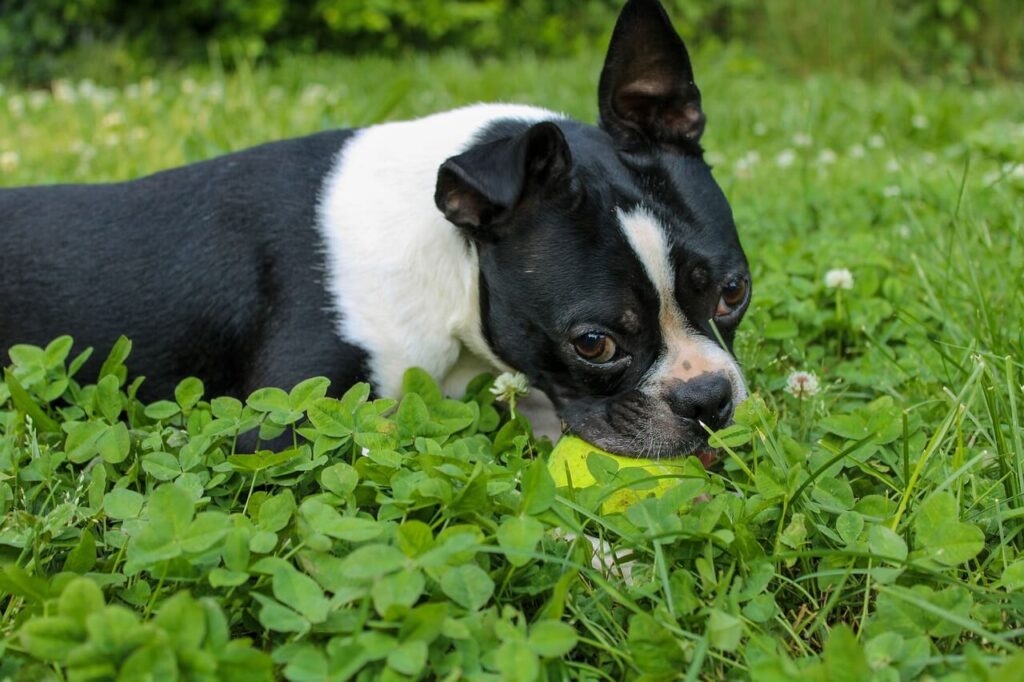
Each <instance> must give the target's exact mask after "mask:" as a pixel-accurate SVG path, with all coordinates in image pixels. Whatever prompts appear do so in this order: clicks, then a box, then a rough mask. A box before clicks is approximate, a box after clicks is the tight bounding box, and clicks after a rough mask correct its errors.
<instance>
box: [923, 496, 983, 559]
mask: <svg viewBox="0 0 1024 682" xmlns="http://www.w3.org/2000/svg"><path fill="white" fill-rule="evenodd" d="M957 519H958V513H957V502H956V499H955V498H954V497H953V496H952V495H950V494H949V493H947V492H939V493H934V494H932V495H931V496H930V497H928V498H927V499H926V500H925V501H924V502H923V503H922V504H921V506H920V507H919V508H918V510H917V516H916V518H915V519H914V531H915V534H916V537H917V541H918V543H919V544H920V545H921V546H922V547H923V548H925V549H927V550H928V551H929V553H930V554H931V556H932V558H933V559H935V560H936V561H938V562H940V563H943V564H946V565H947V566H958V565H960V564H962V563H964V562H965V561H969V560H971V559H973V558H974V557H976V556H977V555H978V553H979V552H981V550H982V549H983V548H984V546H985V534H984V533H983V532H982V531H981V529H980V528H978V527H977V526H973V525H971V524H969V523H961V522H960V521H958V520H957Z"/></svg>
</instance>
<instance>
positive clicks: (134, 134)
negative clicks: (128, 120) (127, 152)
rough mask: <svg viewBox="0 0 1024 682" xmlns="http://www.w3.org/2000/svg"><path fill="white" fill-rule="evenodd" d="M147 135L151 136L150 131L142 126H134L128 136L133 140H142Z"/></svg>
mask: <svg viewBox="0 0 1024 682" xmlns="http://www.w3.org/2000/svg"><path fill="white" fill-rule="evenodd" d="M147 137H149V131H148V130H146V129H145V128H142V127H135V128H132V131H131V133H130V134H129V136H128V138H129V139H130V140H131V141H132V142H141V141H142V140H145V139H146V138H147Z"/></svg>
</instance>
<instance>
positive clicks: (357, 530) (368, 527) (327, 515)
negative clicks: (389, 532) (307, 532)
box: [301, 499, 384, 542]
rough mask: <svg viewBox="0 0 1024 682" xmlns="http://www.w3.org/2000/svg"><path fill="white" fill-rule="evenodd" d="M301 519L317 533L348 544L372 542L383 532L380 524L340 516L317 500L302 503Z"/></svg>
mask: <svg viewBox="0 0 1024 682" xmlns="http://www.w3.org/2000/svg"><path fill="white" fill-rule="evenodd" d="M301 513H302V517H303V518H304V519H305V520H306V522H307V523H309V525H310V527H312V528H313V530H315V531H316V532H318V533H323V534H324V535H327V536H329V537H332V538H337V539H339V540H347V541H349V542H366V541H367V540H373V539H374V538H377V537H379V536H380V535H381V533H383V532H384V528H383V526H382V525H381V524H379V523H378V522H376V521H373V520H371V519H365V518H359V517H356V516H342V515H341V514H339V513H338V512H337V511H336V510H335V509H334V508H332V507H329V506H328V505H326V504H324V503H323V502H320V501H318V500H313V499H310V500H306V501H305V502H303V503H302V508H301Z"/></svg>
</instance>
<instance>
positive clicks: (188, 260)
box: [0, 131, 366, 399]
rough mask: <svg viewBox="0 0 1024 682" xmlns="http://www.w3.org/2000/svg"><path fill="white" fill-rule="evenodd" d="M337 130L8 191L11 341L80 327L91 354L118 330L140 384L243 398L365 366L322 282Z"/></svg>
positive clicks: (5, 228)
mask: <svg viewBox="0 0 1024 682" xmlns="http://www.w3.org/2000/svg"><path fill="white" fill-rule="evenodd" d="M349 135H350V133H349V132H346V131H335V132H326V133H320V134H317V135H311V136H309V137H305V138H301V139H296V140H287V141H282V142H274V143H271V144H266V145H262V146H259V147H255V148H253V149H249V150H246V151H242V152H238V153H235V154H229V155H227V156H224V157H221V158H217V159H213V160H210V161H203V162H201V163H196V164H192V165H189V166H185V167H182V168H177V169H174V170H169V171H165V172H162V173H157V174H155V175H151V176H149V177H146V178H142V179H140V180H135V181H131V182H123V183H115V184H108V185H57V186H49V187H31V188H14V189H4V190H0V234H2V235H3V242H4V248H3V249H0V258H2V262H0V292H2V296H3V305H0V348H4V349H6V348H7V347H9V346H10V345H12V344H14V343H35V344H45V343H46V342H48V341H50V340H51V339H53V338H54V337H56V336H58V335H60V334H65V333H71V334H73V335H74V338H75V342H76V343H75V345H76V347H77V348H78V349H81V348H83V347H85V346H93V347H94V348H95V349H96V351H97V352H96V353H95V354H94V355H93V357H92V358H91V360H90V362H89V363H87V365H86V367H84V368H83V376H84V377H85V378H90V377H94V376H95V372H96V370H97V369H98V367H99V363H100V362H101V361H102V358H103V355H104V353H105V351H106V349H108V348H110V346H111V345H112V344H113V343H114V341H115V340H116V339H117V337H118V336H119V335H121V334H124V335H126V336H128V337H129V338H130V339H131V340H132V342H133V352H132V355H131V358H130V359H129V363H128V364H129V368H130V369H131V371H132V373H133V374H142V375H144V376H146V377H147V380H146V382H145V383H144V384H143V387H142V389H141V391H140V396H142V397H144V398H148V399H155V398H158V397H159V398H166V397H168V396H169V395H170V394H171V392H172V391H173V388H174V386H175V384H176V383H177V381H179V380H180V379H182V378H183V377H185V376H190V375H197V376H199V377H201V378H202V379H203V380H204V381H205V382H206V385H207V389H208V393H209V394H211V395H219V394H230V395H236V396H244V395H246V394H247V393H248V392H249V391H251V390H253V389H255V388H258V387H262V386H283V387H285V388H290V387H291V386H292V385H294V384H295V383H297V382H298V381H301V380H302V379H305V378H308V377H310V376H314V375H324V376H327V377H328V378H330V379H331V380H332V384H333V387H334V388H335V390H344V389H345V387H346V386H348V385H350V384H351V383H352V382H353V381H356V380H358V379H361V378H365V360H366V358H365V354H364V353H363V351H362V350H360V349H358V348H356V347H354V346H351V345H347V344H345V343H343V342H342V341H341V340H340V339H339V338H338V334H337V331H336V320H334V319H332V314H331V312H330V311H331V309H332V308H331V301H330V300H329V295H328V293H327V291H326V290H325V288H324V286H323V281H322V280H323V271H324V263H323V260H324V256H323V253H322V251H323V249H322V244H321V242H320V236H319V233H318V232H317V230H316V226H315V221H316V207H317V201H318V192H319V191H320V187H321V185H322V183H323V180H324V176H325V175H326V174H327V173H328V171H329V170H330V168H331V164H332V161H333V160H334V157H335V156H336V154H337V152H338V150H339V149H340V148H341V147H342V145H343V144H344V142H345V140H346V139H347V138H348V137H349Z"/></svg>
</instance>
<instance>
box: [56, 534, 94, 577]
mask: <svg viewBox="0 0 1024 682" xmlns="http://www.w3.org/2000/svg"><path fill="white" fill-rule="evenodd" d="M95 565H96V538H94V537H93V535H92V532H91V531H90V530H89V529H88V528H87V529H85V530H83V531H82V537H80V538H79V539H78V544H77V545H75V548H74V549H72V550H71V551H70V552H68V558H67V560H65V562H64V570H65V571H73V572H74V573H88V572H89V571H91V570H92V569H93V566H95Z"/></svg>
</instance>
